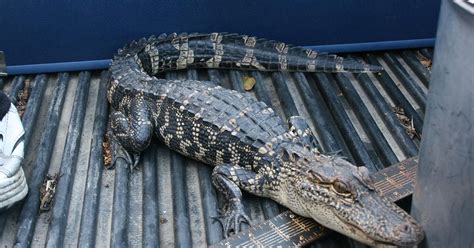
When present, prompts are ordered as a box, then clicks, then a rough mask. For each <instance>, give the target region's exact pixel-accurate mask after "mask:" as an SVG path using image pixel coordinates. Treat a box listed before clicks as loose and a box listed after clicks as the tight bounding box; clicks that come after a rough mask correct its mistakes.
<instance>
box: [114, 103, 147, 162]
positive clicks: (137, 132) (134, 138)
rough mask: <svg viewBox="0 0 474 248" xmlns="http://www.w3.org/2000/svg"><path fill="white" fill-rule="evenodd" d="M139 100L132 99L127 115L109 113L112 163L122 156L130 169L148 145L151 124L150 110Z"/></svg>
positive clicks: (116, 112) (117, 112) (115, 112)
mask: <svg viewBox="0 0 474 248" xmlns="http://www.w3.org/2000/svg"><path fill="white" fill-rule="evenodd" d="M141 100H142V99H140V98H136V99H134V100H132V102H131V103H130V108H129V110H128V115H125V114H124V113H122V112H119V111H113V112H112V113H111V114H110V129H111V131H112V135H111V136H112V137H111V141H112V165H114V164H115V162H116V161H117V159H119V158H122V159H124V160H125V161H126V162H127V165H128V166H129V167H130V169H133V168H135V167H136V166H137V164H138V162H139V160H140V153H141V152H142V151H143V150H145V149H146V148H147V147H148V146H149V145H150V141H151V138H152V135H153V124H152V122H151V115H150V110H149V108H148V106H147V105H146V103H145V102H144V101H141Z"/></svg>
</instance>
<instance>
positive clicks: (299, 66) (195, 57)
mask: <svg viewBox="0 0 474 248" xmlns="http://www.w3.org/2000/svg"><path fill="white" fill-rule="evenodd" d="M124 55H133V56H137V59H139V60H140V63H141V65H142V67H143V69H144V70H145V71H146V72H147V73H149V74H152V75H155V74H157V73H160V72H165V71H171V70H179V69H186V68H217V69H240V70H242V69H244V70H245V69H247V70H259V71H292V72H294V71H299V72H357V73H366V72H378V71H382V70H383V68H382V67H380V66H374V65H368V64H365V63H363V62H359V61H357V60H354V59H347V58H343V57H339V56H336V55H333V54H327V53H318V52H316V51H314V50H311V49H307V48H303V47H298V46H292V45H288V44H285V43H283V42H277V41H273V40H266V39H258V38H256V37H251V36H246V35H239V34H228V33H210V34H189V35H188V34H185V33H184V34H180V35H177V34H176V33H173V34H170V35H164V34H163V35H160V36H159V37H150V38H149V39H147V40H146V39H142V40H140V41H138V42H132V43H131V44H130V45H128V46H127V47H125V48H124V49H123V50H119V53H118V54H117V56H124Z"/></svg>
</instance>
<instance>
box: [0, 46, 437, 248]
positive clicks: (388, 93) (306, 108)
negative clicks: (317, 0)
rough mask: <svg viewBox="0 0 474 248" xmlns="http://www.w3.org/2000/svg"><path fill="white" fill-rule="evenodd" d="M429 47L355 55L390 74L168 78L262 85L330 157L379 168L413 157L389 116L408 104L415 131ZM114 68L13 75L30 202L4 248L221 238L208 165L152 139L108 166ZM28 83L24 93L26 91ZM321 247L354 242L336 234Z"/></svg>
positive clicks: (248, 199) (267, 205)
mask: <svg viewBox="0 0 474 248" xmlns="http://www.w3.org/2000/svg"><path fill="white" fill-rule="evenodd" d="M416 53H422V54H424V55H425V56H428V57H430V56H432V54H431V53H432V52H431V51H430V50H422V51H411V50H406V51H401V52H390V53H382V54H371V55H367V56H366V55H363V56H362V55H360V54H358V55H354V56H356V57H358V58H361V59H365V60H367V61H369V62H371V63H375V64H377V63H379V64H381V65H383V66H384V67H385V68H386V71H385V72H382V73H380V74H377V75H372V74H370V75H352V74H336V75H334V74H322V73H313V74H306V73H291V74H290V73H278V72H277V73H260V72H241V71H228V72H225V71H217V70H210V71H196V70H188V71H182V72H177V73H168V74H167V75H165V77H166V78H170V79H172V78H179V79H184V78H194V79H200V80H212V81H216V82H219V83H220V84H221V85H222V86H224V87H227V88H233V89H236V90H238V91H243V87H242V85H243V84H242V78H243V77H244V76H252V77H254V78H255V79H256V81H257V84H256V87H255V88H254V90H253V91H252V92H249V94H251V95H253V96H255V97H257V98H258V99H260V100H261V101H264V102H266V103H267V104H268V105H270V106H272V107H273V108H274V109H275V110H276V111H277V113H279V114H280V115H281V116H282V117H283V118H285V119H286V118H288V117H290V116H292V115H302V116H303V117H305V118H307V119H308V120H309V122H310V123H309V124H310V126H311V127H312V128H313V130H314V131H315V132H316V135H317V138H318V140H319V141H320V143H321V145H322V147H323V149H324V150H325V151H327V152H337V151H341V153H342V154H343V155H344V156H346V157H347V158H348V159H349V160H351V161H353V162H355V163H357V164H364V165H366V166H367V167H368V168H369V170H371V171H376V170H380V169H382V168H384V167H386V166H388V165H390V164H394V163H396V162H398V161H401V160H403V159H405V158H407V157H411V156H413V155H415V154H417V152H418V146H419V139H418V138H417V137H415V138H410V137H409V135H408V134H407V132H406V130H405V128H404V127H403V126H402V124H401V123H400V121H399V120H398V118H397V116H396V114H395V112H394V111H393V108H394V107H395V106H398V107H402V108H403V109H404V111H405V113H406V116H407V117H409V118H411V119H412V120H413V126H414V127H415V128H416V129H417V130H418V131H420V130H421V127H422V120H423V110H424V107H425V98H426V92H427V87H428V78H429V71H428V70H427V69H426V68H425V67H424V66H423V65H422V64H421V63H420V61H419V59H418V57H417V54H416ZM107 77H108V75H107V72H105V71H103V72H98V71H93V72H80V73H60V74H50V75H25V76H15V77H13V78H7V79H4V80H2V81H0V82H1V83H2V87H3V89H4V90H5V91H6V92H10V94H12V95H18V93H19V92H22V91H24V89H25V85H26V86H27V88H29V92H30V97H29V101H28V104H27V106H26V112H25V115H24V117H23V122H24V125H25V128H26V130H27V135H26V137H27V138H26V142H27V145H28V146H27V152H26V158H25V161H24V169H25V172H26V175H27V178H28V183H29V187H30V192H29V195H28V197H27V199H26V200H25V201H24V202H22V203H21V204H18V205H16V206H14V207H13V208H11V209H9V210H8V211H6V212H4V213H2V214H0V235H1V236H0V237H1V241H0V244H1V246H2V247H3V246H7V247H11V246H12V245H13V244H17V245H18V246H19V247H25V246H28V245H29V244H31V246H33V247H43V246H62V245H66V246H81V247H83V246H92V245H96V246H100V247H107V246H114V247H123V246H131V247H141V246H162V247H170V246H180V247H189V246H191V245H192V246H197V247H202V246H206V245H208V244H213V243H216V242H217V241H219V240H221V239H222V234H221V227H220V225H219V223H217V222H213V220H212V218H211V217H212V216H216V215H217V209H218V208H217V206H218V204H219V203H220V202H221V201H220V197H219V195H217V194H216V191H215V190H214V188H213V187H212V183H211V167H210V166H206V165H203V164H201V163H199V162H195V161H192V160H189V159H186V158H183V157H182V156H181V155H178V154H176V153H174V152H172V151H170V150H168V149H167V148H166V147H165V146H164V145H162V144H159V143H157V142H154V143H153V144H152V145H151V147H150V149H148V150H147V151H146V152H145V153H144V155H143V157H142V161H141V164H140V166H139V169H138V170H136V171H135V172H134V173H131V174H130V173H129V172H128V169H127V168H125V166H123V164H122V163H119V164H118V166H117V167H116V168H115V169H112V170H107V169H105V168H104V166H103V160H102V159H103V157H102V140H103V134H104V132H105V130H106V119H107V113H108V109H107V108H108V107H107V102H106V99H105V90H106V89H105V83H106V81H107ZM28 86H29V87H28ZM55 173H59V181H58V185H57V189H56V192H55V199H54V204H53V205H52V207H51V209H50V210H49V211H40V210H39V197H40V192H39V191H40V187H41V184H42V182H43V179H44V177H45V175H46V174H49V175H53V174H55ZM244 202H245V206H246V208H247V209H246V210H247V212H248V213H250V216H251V218H252V219H253V221H255V222H259V221H262V220H264V219H268V218H271V217H273V216H275V215H276V214H278V213H280V211H282V210H283V208H282V207H280V206H278V205H277V204H275V203H274V202H272V201H270V200H267V199H262V198H258V197H255V196H251V195H245V199H244ZM315 245H324V246H327V245H330V246H341V245H350V246H359V244H356V243H355V242H352V241H350V240H348V239H346V238H343V237H342V236H340V235H337V234H332V235H329V236H328V237H326V238H324V239H323V240H321V241H318V242H316V244H315Z"/></svg>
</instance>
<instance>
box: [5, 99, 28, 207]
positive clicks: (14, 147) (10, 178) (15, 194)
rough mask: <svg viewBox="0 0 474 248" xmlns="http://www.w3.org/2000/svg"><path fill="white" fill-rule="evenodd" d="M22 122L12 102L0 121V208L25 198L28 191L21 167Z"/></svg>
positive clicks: (22, 150) (22, 145) (23, 132)
mask: <svg viewBox="0 0 474 248" xmlns="http://www.w3.org/2000/svg"><path fill="white" fill-rule="evenodd" d="M24 134H25V130H24V129H23V124H22V123H21V119H20V116H19V115H18V112H17V110H16V108H15V106H14V105H13V104H11V103H10V109H9V110H8V112H7V113H6V114H5V116H4V117H3V119H1V121H0V209H5V208H8V207H10V206H11V205H13V204H14V203H16V202H18V201H20V200H21V199H23V198H25V196H26V194H27V193H28V186H27V185H26V179H25V174H24V172H23V169H22V168H21V162H22V161H23V154H24V141H23V140H24Z"/></svg>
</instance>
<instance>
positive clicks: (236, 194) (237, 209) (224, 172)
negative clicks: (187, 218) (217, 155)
mask: <svg viewBox="0 0 474 248" xmlns="http://www.w3.org/2000/svg"><path fill="white" fill-rule="evenodd" d="M212 182H213V183H214V186H215V187H216V188H217V190H219V191H220V192H221V193H222V194H223V195H224V197H225V200H226V203H225V204H224V206H223V208H222V210H221V211H220V216H219V217H214V218H215V219H216V220H218V221H219V222H220V223H221V224H222V229H223V231H224V236H225V237H226V238H227V237H228V236H229V234H230V233H231V231H233V232H234V233H238V232H239V231H240V224H241V223H243V222H246V223H248V224H249V225H250V224H251V221H250V218H249V217H248V216H247V214H245V211H244V206H243V204H242V192H241V190H240V189H241V188H242V189H245V190H247V191H249V192H250V193H253V194H256V195H261V194H262V192H261V187H260V186H261V185H263V178H260V179H259V178H258V176H257V174H256V173H254V172H253V171H249V170H246V169H244V168H242V167H240V166H235V165H229V164H224V165H220V166H216V167H215V168H214V171H213V172H212Z"/></svg>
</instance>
